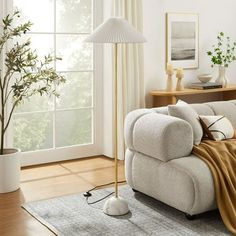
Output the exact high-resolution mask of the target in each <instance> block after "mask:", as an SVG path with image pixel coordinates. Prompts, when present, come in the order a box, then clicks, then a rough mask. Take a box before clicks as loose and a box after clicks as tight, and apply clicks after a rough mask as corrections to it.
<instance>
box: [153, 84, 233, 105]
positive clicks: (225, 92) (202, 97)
mask: <svg viewBox="0 0 236 236" xmlns="http://www.w3.org/2000/svg"><path fill="white" fill-rule="evenodd" d="M150 94H151V95H152V96H153V107H160V106H167V105H170V104H176V102H177V100H178V99H183V100H184V101H186V102H192V103H198V102H199V103H201V102H210V101H219V100H222V101H227V100H231V99H236V85H228V86H227V88H218V89H206V90H198V89H187V88H186V89H184V90H182V91H172V92H166V91H165V90H156V91H155V90H154V91H151V92H150Z"/></svg>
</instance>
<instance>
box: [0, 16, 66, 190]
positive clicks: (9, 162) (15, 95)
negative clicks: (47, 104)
mask: <svg viewBox="0 0 236 236" xmlns="http://www.w3.org/2000/svg"><path fill="white" fill-rule="evenodd" d="M17 17H20V15H19V12H18V11H16V12H14V13H13V15H11V16H10V15H7V16H6V17H4V18H3V19H2V25H1V28H2V29H1V30H2V31H1V32H2V33H1V35H0V57H1V59H2V61H1V64H0V129H1V131H0V139H1V141H0V193H6V192H12V191H15V190H17V189H18V188H19V182H20V150H19V149H17V148H6V147H5V142H4V141H5V136H6V132H7V129H8V127H9V124H10V122H11V118H12V115H13V112H14V109H15V108H16V107H17V106H18V105H19V104H21V103H22V102H23V101H24V100H25V99H29V98H30V97H32V96H33V95H36V94H40V95H43V94H46V95H48V96H51V95H55V96H58V94H57V93H56V91H55V86H57V85H58V84H60V83H62V82H65V79H64V77H63V76H62V75H59V74H57V73H56V71H55V70H54V69H53V68H52V62H53V61H54V58H53V57H52V56H51V55H50V54H49V55H47V56H45V57H44V59H43V60H42V61H41V60H39V59H38V55H37V53H36V51H35V50H32V49H31V43H30V40H27V41H25V42H23V43H20V42H19V38H20V37H21V36H22V35H24V34H26V33H27V32H28V31H29V30H30V27H31V26H32V23H31V22H27V23H24V24H19V25H17V26H14V20H15V19H16V18H17ZM10 42H11V43H12V44H13V45H12V46H11V47H10V48H9V49H8V48H7V47H6V45H7V44H8V46H9V43H10ZM55 59H59V58H55ZM9 104H11V105H9Z"/></svg>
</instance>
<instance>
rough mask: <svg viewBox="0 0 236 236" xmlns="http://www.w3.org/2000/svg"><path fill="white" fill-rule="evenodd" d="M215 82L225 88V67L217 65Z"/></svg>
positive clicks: (226, 82) (226, 80)
mask: <svg viewBox="0 0 236 236" xmlns="http://www.w3.org/2000/svg"><path fill="white" fill-rule="evenodd" d="M215 82H216V83H219V84H222V87H223V88H226V87H227V85H228V77H227V76H226V67H225V66H219V76H218V78H217V79H216V81H215Z"/></svg>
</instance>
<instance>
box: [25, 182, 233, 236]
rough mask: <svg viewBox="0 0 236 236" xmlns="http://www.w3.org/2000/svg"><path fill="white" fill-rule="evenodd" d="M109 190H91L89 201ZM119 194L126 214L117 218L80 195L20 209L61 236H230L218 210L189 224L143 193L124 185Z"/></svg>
mask: <svg viewBox="0 0 236 236" xmlns="http://www.w3.org/2000/svg"><path fill="white" fill-rule="evenodd" d="M111 191H112V189H102V190H97V191H94V192H92V193H93V196H92V197H91V198H90V199H89V201H95V200H97V199H100V198H102V197H104V196H105V195H107V194H109V193H110V192H111ZM120 195H121V196H122V197H124V198H125V199H126V200H127V201H128V203H129V207H130V213H129V214H127V215H125V216H119V217H111V216H107V215H105V214H103V212H102V206H103V204H104V200H103V201H102V202H100V203H97V204H95V205H90V206H89V205H88V204H87V203H86V201H85V198H84V197H83V195H82V194H76V195H70V196H64V197H60V198H54V199H49V200H43V201H37V202H31V203H27V204H25V205H24V206H22V207H23V208H24V209H25V210H26V211H28V212H29V213H30V214H31V215H32V216H33V217H35V218H36V219H38V220H39V221H40V222H41V223H42V224H44V225H45V226H47V227H48V228H49V229H50V230H51V231H53V232H54V233H55V234H57V235H64V236H77V235H93V236H96V235H99V236H100V235H107V236H108V235H117V236H123V235H126V236H132V235H135V236H136V235H137V236H139V235H140V236H141V235H161V236H162V235H163V236H167V235H168V236H172V235H173V236H174V235H175V236H176V235H177V236H178V235H179V236H191V235H204V236H208V235H215V236H221V235H222V236H223V235H230V233H229V232H228V231H227V229H226V228H225V226H224V225H223V223H222V220H221V218H220V215H219V213H218V211H212V212H208V213H205V214H202V215H200V216H198V217H197V219H195V220H194V221H189V220H187V219H186V218H185V216H184V214H183V213H182V212H180V211H177V210H175V209H174V208H171V207H169V206H167V205H165V204H163V203H161V202H159V201H156V200H154V199H152V198H150V197H148V196H146V195H144V194H141V193H134V192H133V191H132V189H130V187H128V186H122V187H120Z"/></svg>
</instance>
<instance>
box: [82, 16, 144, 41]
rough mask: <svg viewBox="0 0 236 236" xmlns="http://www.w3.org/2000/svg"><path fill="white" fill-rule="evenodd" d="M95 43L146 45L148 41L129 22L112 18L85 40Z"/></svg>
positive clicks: (119, 18)
mask: <svg viewBox="0 0 236 236" xmlns="http://www.w3.org/2000/svg"><path fill="white" fill-rule="evenodd" d="M85 42H93V43H144V42H146V39H145V38H144V37H143V35H142V34H141V33H140V32H138V31H137V30H136V29H135V28H134V27H133V26H132V25H130V24H129V22H128V21H127V20H125V19H124V18H121V17H112V18H109V19H108V20H106V21H105V22H104V23H103V24H101V25H100V26H98V27H97V28H96V29H95V30H94V32H93V33H92V34H91V35H90V36H88V38H87V39H85Z"/></svg>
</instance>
